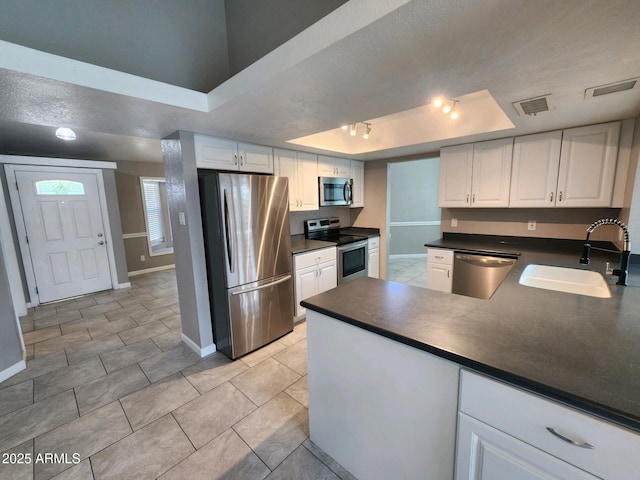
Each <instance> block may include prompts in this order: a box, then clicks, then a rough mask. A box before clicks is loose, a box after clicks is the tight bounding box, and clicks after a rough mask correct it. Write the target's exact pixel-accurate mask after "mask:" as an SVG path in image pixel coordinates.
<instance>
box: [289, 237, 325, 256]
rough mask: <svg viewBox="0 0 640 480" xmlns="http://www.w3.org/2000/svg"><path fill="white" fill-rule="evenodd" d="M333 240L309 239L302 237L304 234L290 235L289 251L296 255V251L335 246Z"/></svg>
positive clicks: (309, 250)
mask: <svg viewBox="0 0 640 480" xmlns="http://www.w3.org/2000/svg"><path fill="white" fill-rule="evenodd" d="M335 246H336V244H335V243H334V242H325V241H324V240H309V239H306V238H304V235H291V253H292V254H293V255H296V254H298V253H305V252H311V251H312V250H318V249H320V248H327V247H335Z"/></svg>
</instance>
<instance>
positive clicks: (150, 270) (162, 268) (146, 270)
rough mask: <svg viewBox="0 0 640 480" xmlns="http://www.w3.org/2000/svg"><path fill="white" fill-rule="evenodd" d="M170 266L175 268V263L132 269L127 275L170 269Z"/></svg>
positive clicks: (133, 275) (132, 275)
mask: <svg viewBox="0 0 640 480" xmlns="http://www.w3.org/2000/svg"><path fill="white" fill-rule="evenodd" d="M172 268H176V266H175V264H173V263H172V264H171V265H163V266H161V267H153V268H145V269H144V270H134V271H133V272H129V276H130V277H135V276H136V275H144V274H145V273H153V272H160V271H161V270H171V269H172Z"/></svg>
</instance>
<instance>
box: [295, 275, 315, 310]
mask: <svg viewBox="0 0 640 480" xmlns="http://www.w3.org/2000/svg"><path fill="white" fill-rule="evenodd" d="M317 277H318V268H317V267H316V266H315V265H314V266H312V267H307V268H303V269H301V270H297V271H296V295H295V297H296V311H295V314H296V317H299V316H300V315H304V314H305V313H306V311H307V309H306V308H304V307H302V306H300V302H301V301H302V300H304V299H305V298H309V297H313V296H314V295H316V294H317V293H318V279H317Z"/></svg>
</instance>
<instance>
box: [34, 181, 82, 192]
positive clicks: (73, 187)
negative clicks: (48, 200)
mask: <svg viewBox="0 0 640 480" xmlns="http://www.w3.org/2000/svg"><path fill="white" fill-rule="evenodd" d="M35 183H36V194H37V195H84V184H83V183H82V182H74V181H72V180H40V181H38V182H35Z"/></svg>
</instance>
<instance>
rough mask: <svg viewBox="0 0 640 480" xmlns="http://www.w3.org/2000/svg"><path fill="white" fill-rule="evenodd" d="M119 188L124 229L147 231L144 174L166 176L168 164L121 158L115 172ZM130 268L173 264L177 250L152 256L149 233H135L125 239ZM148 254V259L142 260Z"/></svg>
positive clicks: (127, 261)
mask: <svg viewBox="0 0 640 480" xmlns="http://www.w3.org/2000/svg"><path fill="white" fill-rule="evenodd" d="M115 176H116V186H117V189H118V203H119V204H120V220H121V223H122V232H123V233H124V234H127V233H143V232H146V231H147V225H146V223H145V220H144V207H143V204H142V193H141V191H140V177H162V178H164V166H163V164H162V163H155V162H129V161H118V169H117V170H116V172H115ZM124 250H125V255H126V263H127V270H129V272H135V271H137V270H146V269H148V268H156V267H164V266H167V265H173V263H174V258H173V254H172V253H170V254H166V255H156V256H151V255H150V254H149V242H148V241H147V237H133V238H125V239H124ZM141 255H144V257H145V260H144V261H142V260H140V256H141Z"/></svg>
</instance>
